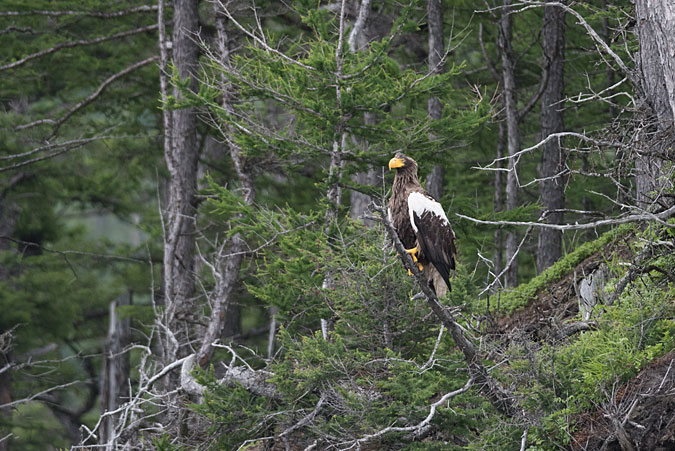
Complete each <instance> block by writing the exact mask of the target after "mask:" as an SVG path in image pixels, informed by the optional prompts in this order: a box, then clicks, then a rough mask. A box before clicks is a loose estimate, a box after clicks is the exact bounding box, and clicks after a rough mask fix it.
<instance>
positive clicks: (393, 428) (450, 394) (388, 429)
mask: <svg viewBox="0 0 675 451" xmlns="http://www.w3.org/2000/svg"><path fill="white" fill-rule="evenodd" d="M411 260H412V259H411ZM471 385H473V378H472V377H470V378H469V380H468V381H466V384H464V386H463V387H462V388H459V389H457V390H454V391H451V392H448V393H446V394H444V395H443V396H441V398H440V399H439V400H438V401H436V402H435V403H433V404H431V405H430V406H429V414H428V415H427V416H426V418H425V419H424V420H422V421H420V422H419V423H417V424H416V425H414V426H402V427H399V426H389V427H386V428H384V429H381V430H379V431H377V432H375V433H373V434H368V435H366V436H363V437H361V438H360V439H357V440H355V441H353V442H346V443H341V445H348V444H352V443H353V444H354V445H357V446H358V447H360V445H362V444H364V443H368V442H370V441H372V440H374V439H376V438H379V437H382V436H384V435H386V434H389V433H391V432H412V433H415V432H419V431H422V430H424V429H425V428H426V426H427V425H428V424H429V423H430V422H431V420H433V419H434V416H435V415H436V409H437V408H439V407H440V406H442V405H443V404H445V403H446V402H447V401H448V400H449V399H450V398H454V397H455V396H457V395H461V394H462V393H464V392H466V391H467V390H468V389H469V388H470V387H471ZM359 449H360V448H359Z"/></svg>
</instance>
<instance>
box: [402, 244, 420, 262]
mask: <svg viewBox="0 0 675 451" xmlns="http://www.w3.org/2000/svg"><path fill="white" fill-rule="evenodd" d="M405 251H406V252H407V253H408V254H410V256H411V257H412V259H413V262H415V263H417V253H418V252H419V249H417V246H415V247H413V248H412V249H406V250H405Z"/></svg>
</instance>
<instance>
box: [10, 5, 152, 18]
mask: <svg viewBox="0 0 675 451" xmlns="http://www.w3.org/2000/svg"><path fill="white" fill-rule="evenodd" d="M156 10H157V6H156V5H142V6H136V7H135V8H129V9H122V10H119V11H76V10H66V11H48V10H41V9H32V10H30V11H0V17H10V16H88V17H100V18H104V19H107V18H110V17H121V16H126V15H127V14H133V13H142V12H150V11H156Z"/></svg>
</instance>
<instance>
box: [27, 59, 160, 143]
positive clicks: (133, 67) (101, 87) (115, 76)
mask: <svg viewBox="0 0 675 451" xmlns="http://www.w3.org/2000/svg"><path fill="white" fill-rule="evenodd" d="M158 58H159V57H158V56H151V57H150V58H146V59H144V60H142V61H139V62H137V63H134V64H132V65H131V66H129V67H127V68H125V69H123V70H121V71H119V72H117V73H116V74H113V75H111V76H110V77H108V78H106V79H105V80H104V81H103V83H101V84H100V85H99V87H98V88H97V89H96V91H94V92H93V93H91V94H90V95H89V96H87V97H86V98H85V99H83V100H82V101H80V102H78V103H77V104H75V105H74V106H72V107H71V108H70V109H69V110H68V111H66V112H65V113H64V114H63V115H62V116H61V117H60V118H58V119H56V120H54V119H40V120H37V121H33V122H30V123H28V124H23V125H19V126H17V127H15V130H23V129H26V128H30V127H34V126H36V125H40V124H54V128H53V130H52V133H51V135H50V136H49V138H47V140H49V139H51V138H52V137H54V135H55V134H56V132H57V131H58V129H59V127H60V126H61V125H62V124H63V123H64V122H65V121H67V120H68V119H69V118H70V117H71V116H72V115H73V114H75V113H76V112H77V111H78V110H80V109H82V108H84V107H85V106H87V105H89V104H90V103H91V102H93V101H94V100H96V98H97V97H98V96H99V95H101V93H102V92H103V90H104V89H105V88H107V87H108V86H109V85H110V84H111V83H112V82H114V81H115V80H117V79H119V78H122V77H124V76H125V75H127V74H128V73H130V72H133V71H134V70H136V69H138V68H141V67H143V66H146V65H148V64H150V63H152V62H154V61H157V59H158Z"/></svg>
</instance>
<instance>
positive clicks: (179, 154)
mask: <svg viewBox="0 0 675 451" xmlns="http://www.w3.org/2000/svg"><path fill="white" fill-rule="evenodd" d="M197 6H198V2H197V0H175V1H174V17H173V45H172V48H173V62H174V65H175V66H176V69H177V71H178V75H179V76H180V78H181V79H182V80H185V79H187V78H188V77H190V83H189V85H188V87H189V89H196V88H197V80H196V78H195V77H194V74H195V69H196V68H197V59H198V48H197V44H196V43H195V41H194V38H195V34H196V33H197V32H198V26H199V23H198V18H199V16H198V9H197ZM160 44H161V45H164V44H165V43H160ZM174 96H176V98H178V99H180V98H182V95H181V93H180V91H179V90H178V89H177V88H174ZM196 120H197V118H196V113H195V110H194V108H192V107H188V108H182V109H179V110H175V111H173V112H172V114H171V127H172V129H171V130H169V132H170V136H171V143H170V146H169V148H168V149H166V148H165V150H164V152H165V160H166V163H167V167H168V169H169V183H168V200H167V204H166V208H165V212H164V215H165V232H164V234H165V236H164V240H165V243H164V296H165V303H166V308H167V317H166V321H167V326H168V327H169V329H170V330H171V332H172V333H173V334H174V337H172V338H171V339H167V340H165V342H164V348H165V349H164V353H165V356H164V358H165V362H164V363H165V364H168V363H171V362H173V361H174V360H175V359H176V357H178V356H184V355H187V354H188V353H189V352H188V351H189V350H188V349H187V348H186V347H187V343H188V341H189V337H188V336H187V335H188V333H187V330H188V327H186V326H185V320H186V319H188V318H189V317H190V316H191V315H192V314H193V311H192V310H193V309H192V305H191V304H192V302H191V297H192V293H193V290H194V281H195V280H194V260H195V257H194V255H195V230H196V224H195V222H196V203H195V193H196V186H197V183H196V179H197V177H196V175H197V161H198V156H199V149H198V147H197V133H196V129H197V124H196ZM165 132H166V130H165Z"/></svg>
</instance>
